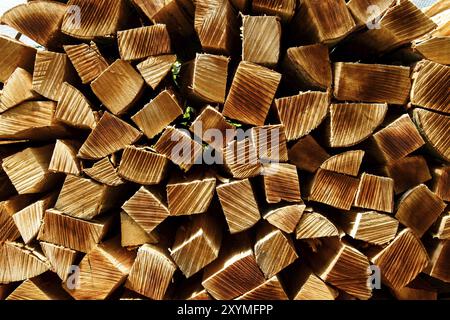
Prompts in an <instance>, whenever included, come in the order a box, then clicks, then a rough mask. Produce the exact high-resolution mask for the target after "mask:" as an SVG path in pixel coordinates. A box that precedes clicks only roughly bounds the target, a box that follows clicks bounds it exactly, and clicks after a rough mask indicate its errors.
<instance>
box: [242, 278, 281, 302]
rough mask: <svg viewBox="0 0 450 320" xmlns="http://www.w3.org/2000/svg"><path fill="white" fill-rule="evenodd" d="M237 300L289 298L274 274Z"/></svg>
mask: <svg viewBox="0 0 450 320" xmlns="http://www.w3.org/2000/svg"><path fill="white" fill-rule="evenodd" d="M236 300H253V301H254V300H289V298H288V297H287V295H286V292H284V289H283V286H282V285H281V283H280V280H279V279H278V276H273V277H272V278H270V279H269V280H266V281H265V282H264V283H262V284H260V285H259V286H257V287H256V288H254V289H252V290H250V291H248V292H247V293H245V294H243V295H242V296H240V297H238V298H236Z"/></svg>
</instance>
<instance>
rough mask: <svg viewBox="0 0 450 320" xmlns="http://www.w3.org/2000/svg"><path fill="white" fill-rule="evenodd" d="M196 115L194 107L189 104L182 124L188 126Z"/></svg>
mask: <svg viewBox="0 0 450 320" xmlns="http://www.w3.org/2000/svg"><path fill="white" fill-rule="evenodd" d="M194 116H195V109H194V108H192V107H189V106H187V107H186V110H184V114H183V120H184V121H182V122H181V123H180V124H181V125H182V126H183V127H188V126H189V125H190V123H191V122H192V119H194Z"/></svg>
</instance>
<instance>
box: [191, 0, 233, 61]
mask: <svg viewBox="0 0 450 320" xmlns="http://www.w3.org/2000/svg"><path fill="white" fill-rule="evenodd" d="M237 25H238V21H237V13H236V12H235V10H234V8H233V7H232V6H231V4H230V2H229V1H226V0H199V1H196V3H195V18H194V28H195V31H196V32H197V35H198V37H199V39H200V43H201V45H202V48H203V51H205V52H210V53H215V54H225V55H230V54H231V53H232V51H233V49H234V46H235V42H236V40H237V39H238V34H237Z"/></svg>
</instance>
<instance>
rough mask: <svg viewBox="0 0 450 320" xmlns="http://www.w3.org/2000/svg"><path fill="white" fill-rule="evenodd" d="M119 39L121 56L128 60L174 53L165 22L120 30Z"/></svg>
mask: <svg viewBox="0 0 450 320" xmlns="http://www.w3.org/2000/svg"><path fill="white" fill-rule="evenodd" d="M117 41H118V44H119V53H120V57H121V58H122V59H123V60H126V61H130V60H140V59H143V58H148V57H150V56H157V55H160V54H168V53H172V49H171V44H170V37H169V32H168V31H167V28H166V25H164V24H155V25H152V26H149V27H140V28H136V29H129V30H124V31H119V32H117Z"/></svg>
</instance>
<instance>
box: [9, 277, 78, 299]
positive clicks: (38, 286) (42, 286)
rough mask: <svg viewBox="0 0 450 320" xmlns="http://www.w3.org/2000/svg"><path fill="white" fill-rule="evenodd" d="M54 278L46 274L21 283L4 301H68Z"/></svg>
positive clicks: (67, 296)
mask: <svg viewBox="0 0 450 320" xmlns="http://www.w3.org/2000/svg"><path fill="white" fill-rule="evenodd" d="M55 280H57V279H55V277H54V276H51V275H47V274H43V275H40V276H38V277H35V278H32V279H27V280H25V281H24V282H22V283H21V284H20V285H19V286H18V287H17V288H16V289H15V290H14V291H13V292H12V293H11V294H10V295H9V296H8V297H7V298H6V300H21V301H23V300H59V301H61V300H69V299H70V296H69V295H68V294H67V293H66V292H65V291H64V290H63V289H62V288H61V287H59V286H55V285H54V284H55V282H54V281H55Z"/></svg>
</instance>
